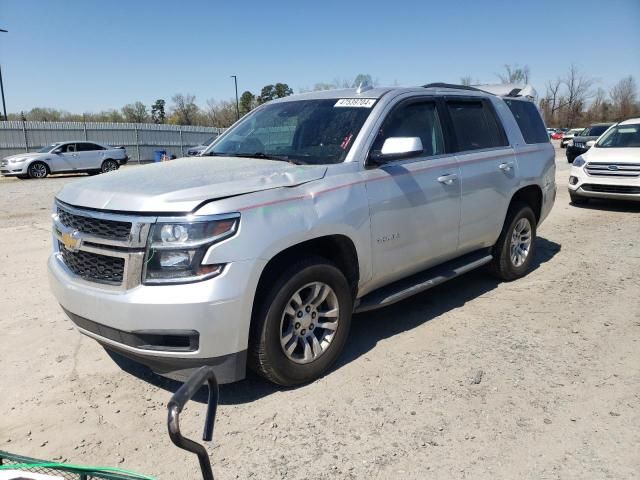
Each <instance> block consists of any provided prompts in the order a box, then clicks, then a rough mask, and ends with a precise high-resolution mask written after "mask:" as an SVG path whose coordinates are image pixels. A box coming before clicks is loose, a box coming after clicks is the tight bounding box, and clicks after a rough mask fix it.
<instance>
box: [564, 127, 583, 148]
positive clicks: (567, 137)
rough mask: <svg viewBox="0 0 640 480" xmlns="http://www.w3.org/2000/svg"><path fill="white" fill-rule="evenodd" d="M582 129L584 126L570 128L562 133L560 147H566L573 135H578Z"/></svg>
mask: <svg viewBox="0 0 640 480" xmlns="http://www.w3.org/2000/svg"><path fill="white" fill-rule="evenodd" d="M583 130H584V127H580V128H572V129H571V130H569V131H568V132H567V133H565V134H564V136H563V137H562V140H561V141H560V148H566V147H567V145H569V143H570V142H571V140H573V137H575V136H576V135H579V134H580V133H581V132H582V131H583Z"/></svg>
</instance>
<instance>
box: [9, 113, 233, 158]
mask: <svg viewBox="0 0 640 480" xmlns="http://www.w3.org/2000/svg"><path fill="white" fill-rule="evenodd" d="M223 131H224V129H222V128H214V127H198V126H193V125H189V126H183V125H165V124H155V123H108V122H95V123H84V122H33V121H29V122H21V121H9V122H1V121H0V158H4V157H7V156H9V155H14V154H17V153H24V152H33V151H36V150H39V149H40V148H42V147H44V146H46V145H49V144H51V143H54V142H65V141H73V140H77V141H83V140H89V141H94V142H98V143H103V144H106V145H112V146H123V147H125V148H126V149H127V153H128V154H129V158H130V159H131V160H132V161H134V162H136V161H138V162H139V161H143V162H144V161H148V160H153V158H154V152H155V151H156V150H166V151H167V154H168V155H175V156H176V157H180V156H183V155H186V152H187V149H188V148H189V147H191V146H193V145H198V144H200V143H202V142H204V141H206V140H208V139H209V138H211V137H214V136H218V135H220V134H221V133H222V132H223Z"/></svg>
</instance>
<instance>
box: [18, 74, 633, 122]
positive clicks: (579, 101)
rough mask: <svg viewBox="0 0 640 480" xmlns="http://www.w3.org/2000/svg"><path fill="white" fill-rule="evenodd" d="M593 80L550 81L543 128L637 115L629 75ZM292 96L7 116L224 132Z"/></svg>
mask: <svg viewBox="0 0 640 480" xmlns="http://www.w3.org/2000/svg"><path fill="white" fill-rule="evenodd" d="M495 75H496V77H497V78H498V79H499V81H500V82H502V83H505V84H506V83H516V84H526V83H530V79H531V71H530V69H529V67H528V66H526V65H524V66H519V65H504V68H503V71H502V72H499V73H496V74H495ZM460 83H461V84H463V85H474V84H479V83H480V82H479V81H478V80H475V81H474V80H472V77H471V76H466V77H462V78H461V79H460ZM377 84H378V81H377V80H374V79H373V78H372V76H371V75H370V74H363V73H361V74H358V75H357V76H356V77H355V78H354V79H353V81H349V80H345V79H335V80H333V81H331V82H319V83H316V84H315V85H314V86H313V87H312V88H302V89H300V91H301V92H305V91H318V90H330V89H335V88H354V87H358V86H359V85H371V86H375V85H377ZM596 87H597V82H596V80H595V79H594V78H592V77H590V76H588V75H586V74H584V73H583V72H582V71H580V69H579V68H578V67H577V66H575V65H571V66H570V67H569V69H568V70H567V72H566V73H565V74H564V75H561V76H559V77H557V78H556V79H555V80H552V81H548V82H547V83H546V85H545V93H544V95H543V96H541V97H539V98H538V99H537V103H538V106H539V108H540V112H541V113H542V115H543V118H544V120H545V123H546V124H547V125H548V126H551V127H575V126H586V125H588V124H590V123H595V122H604V121H619V120H624V119H625V118H630V117H633V116H639V115H640V103H639V102H638V87H637V84H636V81H635V79H634V77H633V76H631V75H629V76H627V77H625V78H623V79H621V80H620V81H618V82H617V83H616V84H615V85H614V86H613V87H611V88H610V89H609V90H608V91H606V90H604V89H603V88H601V87H597V88H596ZM292 94H293V89H292V88H291V87H289V85H287V84H286V83H275V84H269V85H265V86H264V87H262V89H261V90H260V92H259V93H257V92H256V93H253V92H251V91H248V90H246V91H244V92H242V94H241V95H240V97H239V101H238V105H236V102H235V99H230V100H222V101H216V100H214V99H209V100H207V101H206V103H205V105H204V106H202V107H201V106H199V105H198V104H197V103H196V97H195V96H194V95H191V94H182V93H177V94H175V95H173V96H172V97H171V103H170V104H168V105H167V102H166V101H165V100H164V99H158V100H156V101H155V102H154V103H153V104H151V105H148V106H147V105H145V104H144V103H143V102H140V101H137V102H134V103H129V104H127V105H125V106H123V107H122V108H121V109H119V110H118V109H112V110H105V111H101V112H95V113H83V114H77V113H70V112H67V111H64V110H56V109H53V108H42V107H37V108H33V109H31V110H29V111H28V112H20V113H13V114H9V115H8V117H9V120H36V121H50V122H55V121H76V122H116V123H118V122H130V123H149V122H153V123H168V124H174V125H200V126H210V127H220V128H226V127H228V126H230V125H231V124H232V123H233V122H235V121H236V119H237V117H238V114H239V115H240V116H242V115H246V114H247V113H248V112H250V111H251V110H253V109H254V108H256V107H257V106H258V105H261V104H263V103H265V102H268V101H270V100H274V99H276V98H282V97H286V96H289V95H292Z"/></svg>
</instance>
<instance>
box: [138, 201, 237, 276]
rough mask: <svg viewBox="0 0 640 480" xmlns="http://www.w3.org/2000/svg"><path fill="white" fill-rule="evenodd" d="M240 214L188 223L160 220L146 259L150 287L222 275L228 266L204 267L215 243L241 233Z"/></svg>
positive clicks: (146, 271) (189, 221) (146, 273)
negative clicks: (208, 252)
mask: <svg viewBox="0 0 640 480" xmlns="http://www.w3.org/2000/svg"><path fill="white" fill-rule="evenodd" d="M239 222H240V215H239V214H232V215H225V216H224V217H222V218H221V217H218V218H216V219H215V220H211V218H210V217H209V218H204V219H202V220H201V219H198V218H197V217H191V218H189V219H187V220H186V221H180V222H176V221H173V220H162V219H159V220H158V223H156V224H155V225H154V226H153V228H152V229H151V233H150V235H149V242H148V248H147V254H146V257H145V267H144V283H145V284H150V285H154V284H155V285H158V284H167V283H187V282H197V281H200V280H206V279H208V278H212V277H215V276H216V275H219V274H220V273H222V270H223V268H224V265H221V264H215V265H202V259H203V257H204V255H205V254H206V253H207V250H208V249H209V247H210V246H211V245H213V244H214V243H217V242H220V241H222V240H224V239H226V238H229V237H232V236H233V235H234V234H235V233H236V232H237V231H238V223H239Z"/></svg>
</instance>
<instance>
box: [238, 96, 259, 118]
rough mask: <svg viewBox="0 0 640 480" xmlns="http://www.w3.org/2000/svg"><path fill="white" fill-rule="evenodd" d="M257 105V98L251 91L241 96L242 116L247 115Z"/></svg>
mask: <svg viewBox="0 0 640 480" xmlns="http://www.w3.org/2000/svg"><path fill="white" fill-rule="evenodd" d="M255 103H256V96H255V95H254V94H253V93H251V92H250V91H248V90H247V91H245V92H243V93H242V95H240V115H246V114H247V113H249V112H250V111H251V110H252V109H253V108H254V107H255Z"/></svg>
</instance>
